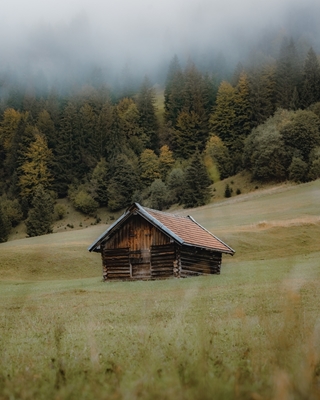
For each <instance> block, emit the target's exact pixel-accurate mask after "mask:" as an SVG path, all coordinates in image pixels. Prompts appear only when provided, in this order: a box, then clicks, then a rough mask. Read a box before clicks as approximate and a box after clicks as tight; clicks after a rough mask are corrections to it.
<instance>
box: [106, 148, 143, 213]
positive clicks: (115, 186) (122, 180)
mask: <svg viewBox="0 0 320 400" xmlns="http://www.w3.org/2000/svg"><path fill="white" fill-rule="evenodd" d="M114 167H115V168H114V173H113V175H112V177H111V179H110V181H109V185H108V189H107V195H108V207H109V208H110V210H112V211H116V210H120V209H121V208H124V207H126V206H128V205H129V204H130V203H131V201H132V196H133V193H134V192H135V191H136V190H139V189H140V182H139V178H138V175H137V173H136V168H135V166H134V164H133V163H132V161H130V160H129V158H128V157H127V156H126V155H125V154H120V155H118V157H117V158H116V160H115V164H114Z"/></svg>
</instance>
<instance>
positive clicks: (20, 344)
mask: <svg viewBox="0 0 320 400" xmlns="http://www.w3.org/2000/svg"><path fill="white" fill-rule="evenodd" d="M318 199H320V181H316V182H313V183H310V184H305V185H299V186H278V187H276V188H273V189H270V188H269V189H265V190H260V189H259V190H258V191H255V192H254V193H252V194H250V195H240V196H237V197H236V198H231V199H230V200H225V201H221V202H220V203H219V202H218V203H214V204H210V205H208V206H205V207H202V208H199V209H195V210H184V211H182V213H184V212H186V213H189V214H191V215H192V216H194V218H195V219H196V220H197V221H199V222H200V223H202V224H203V225H204V226H205V227H207V229H210V230H212V231H213V232H214V233H215V234H217V235H218V236H219V237H221V238H222V239H223V240H225V241H226V242H227V243H228V244H229V245H231V246H232V247H234V248H235V250H236V254H235V255H234V257H230V256H224V257H223V264H222V273H221V275H219V276H209V277H198V278H190V279H185V280H175V279H172V280H166V281H150V282H114V283H102V282H101V265H100V257H99V255H98V254H90V253H88V251H87V246H89V245H90V243H91V242H92V241H93V240H95V239H96V237H97V236H98V235H99V234H100V233H101V232H102V231H103V230H104V229H105V228H106V226H103V225H97V226H91V227H88V228H86V229H83V230H79V231H76V230H73V231H70V232H62V233H55V234H52V235H47V236H42V237H38V238H31V239H22V240H15V241H11V242H8V243H4V244H1V245H0V266H1V268H0V279H1V281H0V337H1V341H0V399H1V400H2V399H5V400H7V399H8V400H9V399H92V398H95V399H107V398H108V399H109V398H111V399H213V398H214V399H253V400H256V399H258V400H259V399H318V398H320V312H319V304H320V290H319V287H320V261H319V260H320V241H319V237H320V223H319V216H320V210H319V206H318Z"/></svg>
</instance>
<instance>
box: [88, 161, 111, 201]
mask: <svg viewBox="0 0 320 400" xmlns="http://www.w3.org/2000/svg"><path fill="white" fill-rule="evenodd" d="M108 184H109V177H108V165H107V162H106V160H105V159H104V158H101V159H100V161H99V162H98V163H97V165H96V166H95V168H94V170H93V172H92V175H91V180H90V185H91V187H92V191H93V196H94V199H95V200H96V201H98V202H99V204H100V206H107V205H108V193H107V189H108Z"/></svg>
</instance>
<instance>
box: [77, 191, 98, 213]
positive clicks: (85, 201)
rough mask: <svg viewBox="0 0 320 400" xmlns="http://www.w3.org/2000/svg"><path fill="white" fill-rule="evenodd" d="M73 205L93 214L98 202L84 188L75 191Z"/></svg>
mask: <svg viewBox="0 0 320 400" xmlns="http://www.w3.org/2000/svg"><path fill="white" fill-rule="evenodd" d="M73 205H74V207H75V208H76V209H77V210H79V211H81V212H83V213H84V214H88V215H94V214H95V212H96V211H97V209H98V207H99V203H97V202H96V201H95V200H94V199H93V197H92V196H91V195H90V194H89V193H87V192H86V191H85V190H80V191H79V192H78V193H77V195H76V196H75V197H74V201H73Z"/></svg>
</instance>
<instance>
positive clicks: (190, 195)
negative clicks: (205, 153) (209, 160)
mask: <svg viewBox="0 0 320 400" xmlns="http://www.w3.org/2000/svg"><path fill="white" fill-rule="evenodd" d="M211 183H212V182H211V180H210V178H209V176H208V173H207V170H206V167H205V165H204V163H203V161H202V158H201V156H200V153H199V152H198V151H197V152H196V153H195V154H194V156H193V158H192V160H191V163H190V165H189V167H188V168H187V169H186V172H185V191H184V194H183V198H182V202H183V204H184V207H186V208H187V207H199V206H202V205H204V204H206V203H207V202H208V201H209V199H210V188H209V186H210V185H211Z"/></svg>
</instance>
